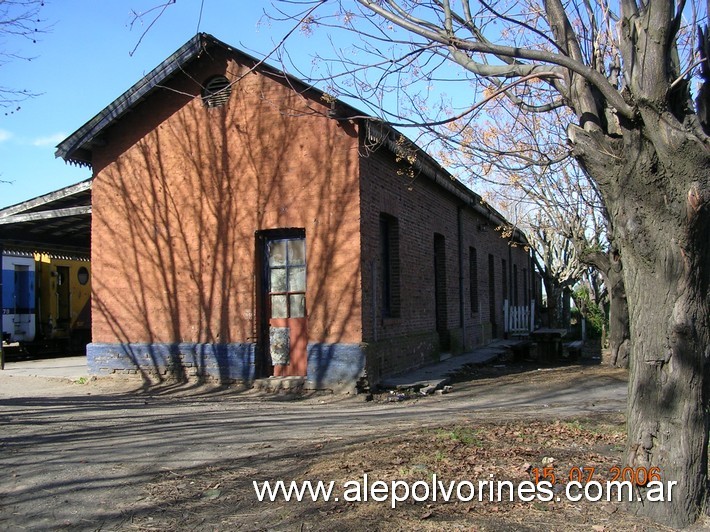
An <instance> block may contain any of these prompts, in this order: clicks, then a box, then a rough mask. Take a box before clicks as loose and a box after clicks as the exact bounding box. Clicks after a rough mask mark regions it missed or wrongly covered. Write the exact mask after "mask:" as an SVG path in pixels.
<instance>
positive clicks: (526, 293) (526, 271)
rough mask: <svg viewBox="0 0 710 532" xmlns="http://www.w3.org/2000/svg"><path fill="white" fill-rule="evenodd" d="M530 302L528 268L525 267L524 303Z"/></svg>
mask: <svg viewBox="0 0 710 532" xmlns="http://www.w3.org/2000/svg"><path fill="white" fill-rule="evenodd" d="M529 303H530V294H528V269H527V268H523V305H527V304H529Z"/></svg>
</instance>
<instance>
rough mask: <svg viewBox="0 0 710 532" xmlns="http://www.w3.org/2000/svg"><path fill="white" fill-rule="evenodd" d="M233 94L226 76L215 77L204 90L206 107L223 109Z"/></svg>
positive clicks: (207, 83) (203, 97)
mask: <svg viewBox="0 0 710 532" xmlns="http://www.w3.org/2000/svg"><path fill="white" fill-rule="evenodd" d="M230 94H232V85H231V83H229V80H228V79H227V78H225V77H224V76H214V77H212V78H210V79H208V80H207V82H206V83H205V86H204V88H203V89H202V101H203V102H204V104H205V107H222V106H223V105H225V104H226V103H227V100H229V95H230Z"/></svg>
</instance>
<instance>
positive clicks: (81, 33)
mask: <svg viewBox="0 0 710 532" xmlns="http://www.w3.org/2000/svg"><path fill="white" fill-rule="evenodd" d="M160 3H162V1H161V0H54V1H52V0H47V2H46V5H45V7H44V8H43V11H42V18H44V19H45V20H46V23H47V24H48V25H51V26H52V28H51V30H50V31H49V32H48V33H47V34H45V35H43V36H42V37H41V39H40V40H39V42H37V43H36V44H31V43H28V42H25V41H22V40H9V39H6V40H5V41H4V42H2V43H0V46H3V47H4V49H5V50H8V49H10V50H12V51H13V52H19V53H22V54H23V55H25V56H32V57H34V59H33V60H32V61H21V60H15V61H12V62H10V63H8V64H5V65H3V66H1V67H0V85H2V86H6V87H9V86H11V87H13V88H19V89H27V90H30V91H33V92H36V93H41V94H40V95H39V96H37V97H35V98H32V99H29V100H26V101H24V102H23V103H22V104H21V109H20V110H19V111H17V112H15V113H12V114H10V115H5V113H4V112H2V113H0V180H2V181H9V182H10V183H4V182H2V183H0V208H1V207H5V206H8V205H13V204H15V203H19V202H21V201H25V200H27V199H30V198H33V197H35V196H38V195H40V194H44V193H47V192H51V191H53V190H56V189H58V188H61V187H64V186H67V185H70V184H72V183H76V182H78V181H81V180H83V179H86V178H88V177H90V176H91V173H90V170H88V169H87V168H77V167H73V166H70V165H68V164H66V163H64V161H63V160H61V159H55V157H54V151H55V146H56V144H57V143H59V142H60V141H61V140H63V139H64V138H65V137H67V136H68V135H70V134H71V133H73V132H74V131H75V130H76V129H78V128H79V127H81V126H82V125H83V124H84V123H85V122H86V121H88V120H89V119H90V118H92V117H93V116H94V115H95V114H96V113H98V112H99V111H100V110H101V109H103V108H104V107H105V106H106V105H108V104H109V103H111V102H112V101H113V100H114V99H115V98H116V97H118V96H120V95H121V94H122V93H123V92H124V91H125V90H126V89H128V88H129V87H130V86H131V85H133V84H134V83H135V82H136V81H138V80H139V79H140V78H141V77H142V76H143V75H144V74H146V73H147V72H149V71H150V70H151V69H152V68H153V67H155V66H156V65H157V64H158V63H160V62H161V61H162V60H163V59H165V58H166V57H168V56H169V55H170V54H172V53H173V52H174V51H175V50H177V49H178V48H179V47H180V46H181V45H182V44H184V43H185V42H186V41H187V40H188V39H190V38H191V37H192V36H194V35H195V33H196V31H197V23H198V18H199V13H200V1H199V0H180V1H178V2H176V4H175V5H173V6H171V7H169V8H168V9H167V10H166V12H165V13H164V15H163V16H162V17H161V18H160V20H158V21H157V22H156V24H155V25H154V26H153V27H152V28H151V29H150V31H149V32H148V33H147V34H146V35H145V36H144V38H143V40H142V42H141V43H140V45H139V46H138V48H137V50H136V51H135V53H134V54H133V55H132V56H131V55H130V52H131V51H132V50H133V49H134V48H135V47H136V45H137V44H138V41H139V39H140V38H141V35H142V34H143V31H144V29H145V26H143V27H141V26H140V24H137V25H134V27H133V28H132V29H131V28H130V23H131V20H132V18H133V17H132V15H131V10H132V9H133V10H136V11H140V10H142V9H147V8H150V7H153V6H156V5H159V4H160ZM264 9H270V2H268V1H260V0H250V1H243V0H204V10H203V13H202V19H201V22H200V28H199V29H200V31H204V32H207V33H211V34H213V35H214V36H215V37H217V38H218V39H221V40H223V41H225V42H227V43H229V44H231V45H233V46H236V47H238V48H241V49H243V50H244V51H247V52H249V53H251V54H252V55H255V56H258V57H261V56H263V54H265V53H268V52H269V51H270V50H271V49H272V47H273V44H274V43H275V42H278V41H279V40H280V39H281V38H282V36H283V35H284V34H285V33H286V32H287V31H288V29H289V28H290V27H289V26H288V25H285V24H284V25H279V24H276V23H273V22H270V21H268V20H264V18H263V13H264ZM146 20H147V22H150V20H152V18H148V19H146ZM299 42H301V43H303V45H302V46H303V49H302V50H301V49H300V45H299ZM317 46H318V44H317V42H316V41H315V38H309V39H307V40H304V39H303V38H302V36H300V35H298V34H297V35H295V39H294V40H293V41H292V42H291V43H290V45H289V50H290V53H291V55H292V56H297V57H298V56H302V57H303V61H304V62H303V64H304V65H307V64H308V62H309V61H310V53H309V49H310V50H313V49H314V48H313V47H317ZM272 63H273V62H272Z"/></svg>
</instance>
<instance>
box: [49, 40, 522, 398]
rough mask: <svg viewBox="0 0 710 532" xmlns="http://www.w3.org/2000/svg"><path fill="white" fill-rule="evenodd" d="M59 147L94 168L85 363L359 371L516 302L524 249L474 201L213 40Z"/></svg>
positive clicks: (223, 372)
mask: <svg viewBox="0 0 710 532" xmlns="http://www.w3.org/2000/svg"><path fill="white" fill-rule="evenodd" d="M57 154H58V155H59V156H61V157H63V158H64V159H65V160H66V161H68V162H71V163H74V164H80V165H87V166H90V167H91V168H92V169H93V173H94V182H93V191H92V208H93V213H92V269H93V285H92V287H93V303H92V312H93V331H92V333H93V334H92V337H93V343H92V344H90V345H89V348H88V351H87V355H88V363H89V367H90V369H91V370H92V371H93V372H95V373H107V372H108V373H110V372H115V371H120V372H136V373H141V374H146V375H147V374H152V373H166V372H170V373H172V374H173V375H176V376H184V375H187V374H198V375H203V376H212V377H217V378H220V379H221V380H222V381H225V382H227V381H234V380H252V379H254V378H257V377H260V376H266V375H270V374H272V373H275V374H277V375H278V374H284V375H306V376H307V377H308V379H309V380H310V381H312V382H313V384H314V385H316V386H319V387H337V386H342V385H345V386H352V385H353V384H354V383H356V382H357V381H358V380H359V379H361V378H363V377H366V378H367V379H369V381H370V382H371V383H375V382H377V381H378V380H379V379H380V377H381V376H382V375H385V374H390V373H393V372H397V371H400V370H403V369H406V368H411V367H415V366H419V365H422V364H425V363H427V362H430V361H434V360H437V359H438V358H439V355H440V353H441V352H442V351H448V352H454V353H455V352H461V351H463V350H465V349H469V348H472V347H474V346H477V345H481V344H483V343H486V342H488V341H490V340H491V339H492V338H494V337H500V336H502V334H503V326H502V321H503V302H504V300H506V299H508V300H510V301H511V302H512V303H513V304H517V305H523V304H527V302H529V300H530V299H531V296H532V291H533V283H532V282H531V279H532V272H531V262H530V259H529V256H528V253H527V252H526V251H525V249H524V246H523V245H518V246H511V245H509V244H510V243H509V241H508V240H505V239H503V238H501V234H500V232H498V231H496V227H498V226H500V225H501V224H503V223H504V220H503V218H502V217H501V216H500V215H499V214H498V213H496V212H495V211H494V210H493V209H491V208H490V207H488V206H487V205H485V204H483V203H482V202H481V198H480V197H479V196H477V195H476V194H474V193H473V192H471V191H470V190H469V189H468V188H466V187H465V186H463V185H462V184H461V183H459V182H458V181H456V180H454V179H453V178H452V177H451V176H450V175H449V174H448V173H447V172H446V171H445V170H444V169H443V168H441V167H440V166H439V165H438V164H436V163H435V162H434V161H433V160H432V159H431V158H429V157H428V156H426V155H425V154H424V153H423V152H421V151H419V150H418V149H416V148H415V147H414V146H412V145H411V144H410V143H409V142H408V141H406V140H405V139H403V137H401V136H400V135H399V134H398V133H397V132H396V131H394V130H393V129H391V128H389V127H388V126H386V125H383V124H382V123H380V122H378V121H377V120H375V119H371V118H368V117H363V115H362V114H361V113H359V112H358V111H357V110H355V109H353V108H351V107H349V106H347V105H345V104H343V103H342V102H339V101H333V100H332V98H329V97H328V96H327V95H324V94H323V93H322V92H320V91H318V90H316V89H314V88H312V87H309V86H307V85H305V84H304V83H303V82H301V81H299V80H297V79H295V78H293V77H291V76H288V75H285V74H284V73H282V72H280V71H278V70H276V69H274V68H271V67H269V66H268V65H265V64H263V63H260V62H259V61H257V60H256V59H254V58H252V57H250V56H248V55H246V54H244V53H242V52H240V51H238V50H235V49H234V48H231V47H230V46H228V45H226V44H224V43H222V42H220V41H218V40H217V39H215V38H213V37H211V36H209V35H205V34H200V35H197V36H196V37H195V38H193V39H191V40H190V41H189V42H187V43H186V44H185V45H184V46H183V47H182V48H180V50H178V51H177V52H176V53H175V54H173V55H172V56H170V57H169V58H168V59H167V60H166V61H164V62H163V63H162V64H161V65H159V66H158V67H157V68H156V69H154V70H153V71H151V72H150V73H149V74H148V75H146V76H145V77H144V78H143V79H142V80H140V81H139V82H138V83H137V84H136V85H134V86H133V87H132V88H131V89H129V90H128V91H127V92H126V93H124V94H123V95H122V96H120V97H119V98H118V99H117V100H116V101H114V102H113V103H111V104H110V105H109V106H108V107H106V108H105V109H104V110H103V111H101V112H100V113H99V114H98V115H96V116H95V117H94V118H93V119H91V120H90V121H89V122H87V124H85V125H84V126H83V127H81V128H80V129H79V130H78V131H76V132H75V133H74V134H72V135H71V136H70V137H69V138H67V139H66V140H65V141H63V142H62V143H61V144H60V145H59V146H58V150H57ZM514 238H515V239H516V240H517V241H518V243H524V237H523V236H522V235H521V234H520V233H517V232H516V233H515V235H514Z"/></svg>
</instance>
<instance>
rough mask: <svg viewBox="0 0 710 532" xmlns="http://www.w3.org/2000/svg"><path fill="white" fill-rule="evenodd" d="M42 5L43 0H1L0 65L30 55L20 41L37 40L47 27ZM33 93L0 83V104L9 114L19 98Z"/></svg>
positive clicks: (24, 58) (17, 106)
mask: <svg viewBox="0 0 710 532" xmlns="http://www.w3.org/2000/svg"><path fill="white" fill-rule="evenodd" d="M43 7H44V1H43V0H0V68H1V67H2V66H4V65H6V64H7V63H8V62H10V61H13V60H21V61H28V60H30V59H31V56H28V55H26V54H25V53H24V52H23V51H22V49H23V46H22V45H23V44H26V43H36V42H37V39H38V37H39V35H40V34H41V33H43V32H44V31H46V27H45V26H44V22H43V20H42V18H41V10H42V8H43ZM35 95H36V93H34V92H33V91H31V90H30V89H22V88H19V87H17V86H16V85H15V86H8V85H0V108H2V109H5V114H6V115H8V114H12V113H13V112H15V111H17V110H18V109H19V105H20V103H21V102H22V101H24V100H26V99H27V98H31V97H32V96H35Z"/></svg>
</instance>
